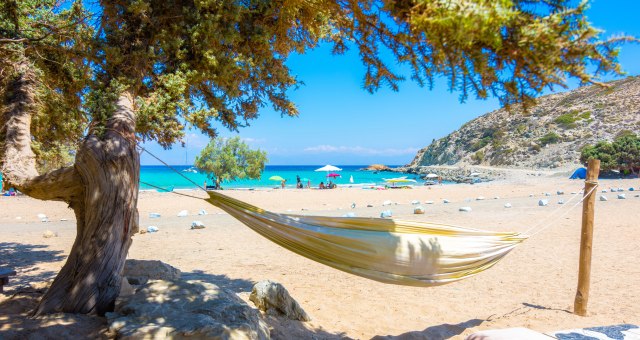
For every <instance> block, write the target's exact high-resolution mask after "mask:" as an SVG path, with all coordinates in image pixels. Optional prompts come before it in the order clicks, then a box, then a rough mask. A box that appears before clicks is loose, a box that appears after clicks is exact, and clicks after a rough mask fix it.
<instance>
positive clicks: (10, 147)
mask: <svg viewBox="0 0 640 340" xmlns="http://www.w3.org/2000/svg"><path fill="white" fill-rule="evenodd" d="M16 70H17V75H16V76H15V77H14V78H13V79H12V80H11V81H9V83H8V85H7V89H6V91H5V92H6V95H5V98H4V104H5V105H4V106H5V111H4V112H3V113H2V115H1V116H0V156H1V157H0V171H1V172H2V175H3V181H4V182H5V183H6V184H8V185H9V186H12V187H15V188H16V189H18V190H20V191H22V192H23V193H25V194H27V195H29V196H32V197H34V198H39V199H44V200H61V201H66V202H70V201H71V200H72V198H73V197H77V195H78V194H79V193H80V192H82V188H83V186H82V183H81V182H80V177H79V176H78V174H77V172H76V171H75V169H74V168H73V167H68V168H63V169H59V170H55V171H52V172H50V173H47V174H44V175H38V171H37V170H36V159H35V158H36V157H35V154H34V153H33V151H32V150H31V115H32V114H33V112H34V111H35V109H36V101H35V94H36V76H35V74H34V72H33V70H32V69H31V67H30V65H29V64H28V63H27V62H26V61H23V62H20V63H18V64H17V65H16Z"/></svg>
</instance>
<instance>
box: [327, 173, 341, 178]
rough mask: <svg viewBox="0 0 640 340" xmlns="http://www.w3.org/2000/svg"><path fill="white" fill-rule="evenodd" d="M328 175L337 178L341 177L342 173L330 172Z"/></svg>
mask: <svg viewBox="0 0 640 340" xmlns="http://www.w3.org/2000/svg"><path fill="white" fill-rule="evenodd" d="M327 177H331V178H336V177H340V175H339V174H336V173H330V174H328V175H327Z"/></svg>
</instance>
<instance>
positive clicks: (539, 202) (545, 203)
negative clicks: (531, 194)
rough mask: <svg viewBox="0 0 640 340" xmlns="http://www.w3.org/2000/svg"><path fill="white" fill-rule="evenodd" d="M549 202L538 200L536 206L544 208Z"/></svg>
mask: <svg viewBox="0 0 640 340" xmlns="http://www.w3.org/2000/svg"><path fill="white" fill-rule="evenodd" d="M548 204H549V201H548V200H539V201H538V205H539V206H541V207H544V206H545V205H548Z"/></svg>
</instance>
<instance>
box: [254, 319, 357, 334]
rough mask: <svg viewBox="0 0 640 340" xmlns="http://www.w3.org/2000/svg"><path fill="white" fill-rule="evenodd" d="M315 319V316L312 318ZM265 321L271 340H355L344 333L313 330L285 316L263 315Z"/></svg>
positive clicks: (306, 324)
mask: <svg viewBox="0 0 640 340" xmlns="http://www.w3.org/2000/svg"><path fill="white" fill-rule="evenodd" d="M311 317H312V318H313V315H312V316H311ZM263 318H264V321H265V322H266V323H267V325H269V328H270V331H271V332H270V335H271V339H274V340H289V339H314V340H337V339H340V340H343V339H353V338H350V337H348V336H347V335H346V333H344V332H336V333H333V332H330V331H327V330H325V329H322V327H319V328H313V327H311V326H310V325H309V324H308V323H305V322H301V321H296V320H290V319H287V318H286V317H284V316H274V315H263Z"/></svg>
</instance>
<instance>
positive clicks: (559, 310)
mask: <svg viewBox="0 0 640 340" xmlns="http://www.w3.org/2000/svg"><path fill="white" fill-rule="evenodd" d="M522 305H524V306H525V307H529V308H533V309H540V310H551V311H557V312H565V313H569V314H573V313H572V312H571V311H569V310H566V309H562V308H551V307H545V306H540V305H534V304H532V303H527V302H523V303H522Z"/></svg>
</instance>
